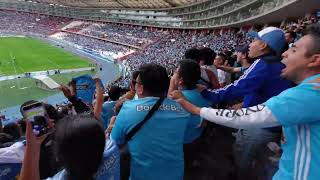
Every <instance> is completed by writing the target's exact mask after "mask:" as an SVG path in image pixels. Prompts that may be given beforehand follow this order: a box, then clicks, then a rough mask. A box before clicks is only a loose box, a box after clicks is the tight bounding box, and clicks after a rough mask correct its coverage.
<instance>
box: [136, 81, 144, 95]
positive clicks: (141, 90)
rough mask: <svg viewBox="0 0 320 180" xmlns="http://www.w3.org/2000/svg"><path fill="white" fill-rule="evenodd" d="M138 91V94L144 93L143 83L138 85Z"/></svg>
mask: <svg viewBox="0 0 320 180" xmlns="http://www.w3.org/2000/svg"><path fill="white" fill-rule="evenodd" d="M136 92H137V94H138V96H142V95H143V93H144V90H143V85H141V84H138V85H136Z"/></svg>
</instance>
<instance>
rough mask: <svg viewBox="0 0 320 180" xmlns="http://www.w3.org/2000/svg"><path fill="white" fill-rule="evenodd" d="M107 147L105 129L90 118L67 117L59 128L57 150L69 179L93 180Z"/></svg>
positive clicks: (57, 130) (57, 127)
mask: <svg viewBox="0 0 320 180" xmlns="http://www.w3.org/2000/svg"><path fill="white" fill-rule="evenodd" d="M104 146H105V134H104V131H103V128H102V127H101V125H100V124H99V123H98V121H97V120H95V119H94V118H93V117H91V116H90V115H81V114H80V115H76V116H66V117H64V118H63V119H61V120H60V121H59V122H58V123H57V125H56V132H55V137H54V150H55V153H56V156H57V158H58V160H59V161H60V162H61V163H62V164H63V166H64V167H65V169H66V171H67V175H68V178H67V179H68V180H71V179H77V180H94V175H95V173H96V172H97V170H98V168H99V166H100V164H101V162H102V158H103V151H104Z"/></svg>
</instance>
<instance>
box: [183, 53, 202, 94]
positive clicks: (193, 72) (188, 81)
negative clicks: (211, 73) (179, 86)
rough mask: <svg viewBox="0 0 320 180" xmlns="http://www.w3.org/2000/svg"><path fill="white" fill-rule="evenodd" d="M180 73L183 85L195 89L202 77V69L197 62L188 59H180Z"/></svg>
mask: <svg viewBox="0 0 320 180" xmlns="http://www.w3.org/2000/svg"><path fill="white" fill-rule="evenodd" d="M179 67H180V68H179V71H178V75H179V77H180V78H182V80H183V86H184V87H185V88H186V89H189V90H190V89H194V88H195V87H196V85H197V83H198V81H199V79H200V76H201V71H200V66H199V64H198V63H197V62H195V61H193V60H190V59H186V60H182V61H179Z"/></svg>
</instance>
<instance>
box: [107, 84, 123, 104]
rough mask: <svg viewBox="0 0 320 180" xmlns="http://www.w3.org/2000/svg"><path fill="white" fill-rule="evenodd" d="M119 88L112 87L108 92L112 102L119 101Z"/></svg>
mask: <svg viewBox="0 0 320 180" xmlns="http://www.w3.org/2000/svg"><path fill="white" fill-rule="evenodd" d="M121 91H122V90H121V88H120V87H118V86H112V87H111V88H110V90H109V93H108V94H109V98H110V99H111V100H112V101H116V100H118V99H119V97H120V94H121Z"/></svg>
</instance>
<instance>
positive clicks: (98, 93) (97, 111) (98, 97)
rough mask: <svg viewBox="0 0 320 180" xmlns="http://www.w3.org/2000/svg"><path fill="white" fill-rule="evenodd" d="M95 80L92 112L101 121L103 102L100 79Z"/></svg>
mask: <svg viewBox="0 0 320 180" xmlns="http://www.w3.org/2000/svg"><path fill="white" fill-rule="evenodd" d="M94 80H95V82H96V103H95V105H94V110H93V114H94V117H95V118H96V119H97V120H99V121H101V112H102V104H103V88H102V87H101V84H100V79H99V78H96V79H94Z"/></svg>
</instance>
